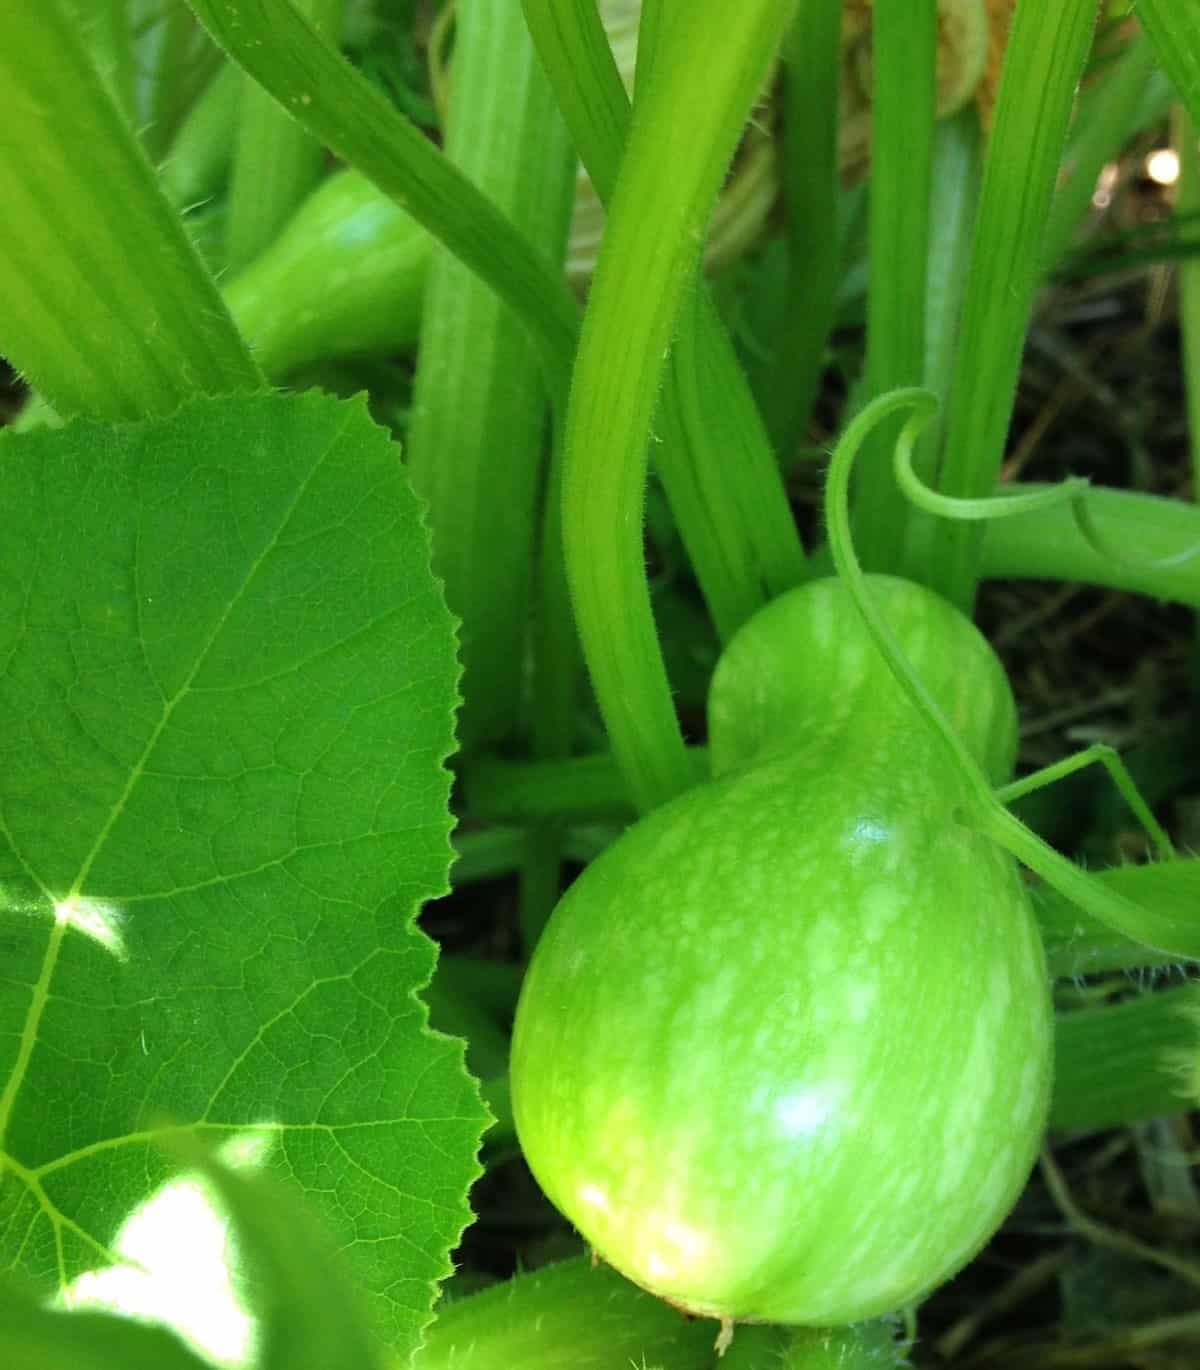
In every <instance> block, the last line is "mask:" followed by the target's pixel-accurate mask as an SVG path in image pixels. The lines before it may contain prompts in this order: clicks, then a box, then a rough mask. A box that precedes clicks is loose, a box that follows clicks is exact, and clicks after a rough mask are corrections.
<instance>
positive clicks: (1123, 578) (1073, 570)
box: [980, 486, 1200, 609]
mask: <svg viewBox="0 0 1200 1370" xmlns="http://www.w3.org/2000/svg"><path fill="white" fill-rule="evenodd" d="M1029 488H1030V487H1028V486H1006V487H1005V490H1006V491H1007V490H1014V491H1015V490H1022V489H1029ZM1035 488H1036V487H1035ZM1087 510H1088V516H1089V518H1090V519H1091V522H1092V524H1093V525H1094V527H1095V528H1096V530H1097V531H1098V534H1099V539H1098V541H1099V542H1100V543H1101V544H1102V545H1110V546H1115V547H1136V548H1137V549H1138V552H1139V558H1140V559H1139V560H1138V561H1130V560H1128V559H1126V558H1123V557H1122V558H1116V557H1112V556H1106V555H1104V554H1103V553H1102V552H1101V551H1099V550H1098V548H1097V546H1096V545H1095V541H1096V540H1092V541H1089V539H1088V538H1087V537H1085V536H1084V534H1083V532H1082V531H1081V530H1080V528H1079V526H1078V521H1077V520H1076V518H1075V515H1074V514H1073V513H1072V511H1071V509H1070V508H1068V507H1065V506H1062V507H1058V508H1050V509H1041V510H1039V511H1037V512H1034V513H1027V514H1023V515H1021V516H1020V517H1019V518H1011V519H1004V520H1002V521H1000V522H998V523H990V524H988V526H987V532H986V537H985V540H984V544H983V549H982V558H981V563H980V566H981V570H982V572H983V574H984V575H985V576H989V577H994V578H996V579H1036V580H1064V581H1075V582H1079V583H1082V584H1085V585H1103V586H1107V587H1108V588H1110V589H1114V590H1129V591H1133V592H1134V593H1137V594H1144V595H1150V596H1152V597H1153V598H1155V599H1160V600H1170V601H1173V602H1174V603H1177V604H1186V605H1189V606H1191V607H1192V608H1194V609H1200V559H1197V558H1194V557H1193V558H1190V559H1181V557H1182V556H1183V554H1185V553H1186V552H1187V551H1188V550H1189V549H1191V548H1193V547H1195V546H1196V544H1197V542H1198V541H1200V509H1197V507H1196V506H1195V505H1194V504H1189V503H1186V502H1185V501H1183V500H1178V499H1167V498H1165V497H1163V496H1158V495H1139V494H1134V493H1132V492H1131V491H1126V490H1106V489H1103V488H1100V487H1097V486H1092V487H1091V488H1090V489H1089V490H1088V493H1087Z"/></svg>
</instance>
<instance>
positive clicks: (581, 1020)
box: [511, 576, 1051, 1325]
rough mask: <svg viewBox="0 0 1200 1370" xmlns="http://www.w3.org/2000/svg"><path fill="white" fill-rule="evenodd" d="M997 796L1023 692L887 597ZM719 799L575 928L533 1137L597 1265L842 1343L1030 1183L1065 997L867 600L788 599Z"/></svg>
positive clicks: (673, 818) (737, 660) (526, 1124)
mask: <svg viewBox="0 0 1200 1370" xmlns="http://www.w3.org/2000/svg"><path fill="white" fill-rule="evenodd" d="M868 580H869V584H870V586H871V589H872V593H874V594H875V595H877V596H878V597H879V599H880V602H881V604H882V607H883V608H884V610H885V612H886V614H887V616H888V619H889V622H890V623H891V625H892V627H893V630H894V632H895V633H896V634H897V636H898V638H899V640H900V642H901V643H902V645H903V646H904V648H905V650H906V652H907V653H908V654H909V656H910V658H911V659H912V660H913V662H914V665H915V666H916V668H917V670H918V672H919V673H920V674H921V676H922V678H923V679H924V680H925V681H926V682H927V684H928V685H929V686H930V688H931V690H932V691H933V693H934V695H935V697H936V698H937V699H938V701H939V703H940V704H941V706H942V708H943V709H944V710H945V711H946V713H947V715H948V716H949V717H950V718H951V719H952V721H953V722H954V723H955V726H956V727H958V729H959V730H960V732H961V735H962V736H963V739H964V741H965V742H966V743H967V745H968V746H969V747H970V749H971V750H972V752H973V753H974V754H975V755H976V756H977V758H978V759H979V760H980V763H981V764H982V765H984V766H985V767H986V768H987V769H988V770H989V771H990V772H991V773H992V774H993V775H995V776H996V778H997V779H999V778H1001V777H1002V776H1003V775H1004V774H1006V773H1007V771H1008V769H1009V768H1010V766H1011V762H1012V754H1013V737H1014V718H1015V712H1014V708H1013V703H1012V698H1011V694H1010V692H1009V689H1008V685H1007V681H1006V680H1005V677H1004V673H1003V670H1002V669H1001V667H1000V665H999V663H998V662H997V661H996V659H995V657H994V655H993V654H992V652H991V650H990V648H989V647H988V645H987V643H986V642H985V641H984V639H983V638H982V637H981V636H980V635H979V634H978V632H977V631H976V630H975V629H974V627H973V626H972V625H971V624H970V623H968V622H967V621H966V619H964V618H963V617H962V616H961V615H959V614H958V613H957V611H955V610H953V609H951V608H950V607H949V606H947V605H946V604H945V603H943V602H942V601H941V600H939V599H938V598H937V597H936V596H934V595H932V594H931V593H929V592H928V591H925V590H923V589H920V588H919V587H917V586H914V585H912V584H909V583H907V582H903V581H897V580H891V579H888V578H885V577H877V576H873V577H869V578H868ZM709 707H710V733H711V746H712V754H713V758H714V769H715V771H716V776H715V778H714V779H713V780H712V781H711V782H709V783H706V784H703V785H700V786H698V787H697V788H695V789H693V790H690V791H688V792H687V793H685V794H683V795H681V796H679V797H678V798H677V799H675V800H674V801H673V802H671V803H669V804H667V805H665V806H664V807H662V808H661V809H659V810H657V811H655V812H653V813H651V814H650V815H648V816H647V817H645V818H643V819H641V820H640V821H639V822H637V823H636V824H634V825H633V826H632V827H631V828H630V829H628V831H627V832H626V833H624V834H623V836H622V837H621V838H620V839H619V840H618V841H617V842H616V843H614V844H613V845H612V846H611V847H610V848H609V849H608V850H607V851H605V852H604V853H603V854H602V855H601V856H600V857H599V858H598V859H597V860H596V861H595V862H594V863H593V864H592V865H591V866H590V867H589V868H588V869H587V870H586V871H585V872H584V874H583V875H582V876H581V877H580V878H579V880H578V881H577V882H576V883H575V884H574V885H573V886H572V887H571V889H570V890H569V891H568V892H567V894H566V895H565V896H564V898H563V899H562V901H561V903H560V904H559V907H558V908H557V910H556V911H555V913H554V915H553V917H552V918H551V920H550V923H549V924H548V926H547V928H546V931H545V933H544V935H543V938H542V941H541V943H540V944H539V946H538V948H537V951H536V953H535V955H534V958H533V961H532V964H531V966H530V969H529V973H528V976H527V978H526V982H525V985H524V988H523V991H522V995H521V1000H520V1003H519V1006H518V1011H517V1019H516V1026H515V1033H514V1041H513V1054H512V1077H511V1078H512V1096H513V1110H514V1115H515V1119H516V1125H517V1131H518V1135H519V1137H520V1141H521V1145H522V1147H523V1149H524V1152H525V1155H526V1158H527V1160H528V1162H529V1165H530V1167H531V1168H532V1170H533V1173H534V1175H535V1176H536V1177H537V1179H538V1181H539V1182H540V1183H541V1185H542V1187H543V1188H544V1190H545V1191H546V1193H547V1194H548V1195H549V1197H550V1198H551V1199H552V1200H553V1202H554V1203H555V1204H556V1205H557V1206H558V1208H559V1209H561V1211H562V1212H563V1213H564V1214H566V1215H567V1216H568V1217H569V1218H570V1219H571V1221H572V1222H573V1223H574V1224H575V1226H576V1227H577V1228H578V1229H579V1230H580V1232H581V1233H582V1234H583V1235H584V1236H585V1237H586V1238H587V1240H588V1241H589V1242H590V1243H591V1244H592V1246H593V1247H594V1248H595V1249H596V1251H597V1252H598V1253H599V1254H600V1255H601V1256H602V1257H603V1258H604V1259H605V1260H606V1261H608V1262H610V1263H611V1264H612V1265H613V1266H615V1267H616V1268H617V1269H618V1270H619V1271H621V1272H622V1273H623V1274H625V1275H626V1276H627V1277H628V1278H630V1279H631V1280H634V1281H635V1282H636V1283H638V1284H640V1285H642V1286H644V1287H645V1288H646V1289H649V1290H651V1291H653V1292H654V1293H657V1294H659V1295H661V1296H662V1297H664V1298H666V1299H669V1300H670V1301H672V1302H673V1303H676V1304H678V1305H679V1306H681V1307H683V1308H686V1309H688V1310H690V1311H693V1312H696V1313H701V1314H707V1315H711V1316H714V1317H721V1318H725V1319H734V1320H763V1321H772V1322H783V1323H801V1324H812V1325H832V1324H839V1323H845V1322H851V1321H856V1320H859V1319H863V1318H867V1317H871V1316H873V1315H874V1314H876V1313H880V1312H884V1311H887V1310H889V1309H893V1308H896V1307H899V1306H900V1305H903V1304H906V1303H909V1302H911V1301H913V1300H915V1299H918V1298H920V1297H921V1296H922V1295H924V1294H925V1293H927V1292H928V1291H929V1290H930V1289H932V1288H933V1287H934V1286H936V1285H937V1284H939V1283H940V1282H942V1281H943V1280H945V1279H947V1278H948V1277H949V1276H950V1275H951V1274H953V1273H954V1271H955V1270H957V1269H958V1268H959V1267H960V1266H962V1265H963V1264H964V1263H965V1262H966V1261H967V1260H968V1259H970V1257H971V1256H972V1255H973V1254H974V1253H975V1252H976V1251H977V1250H978V1249H979V1247H980V1246H981V1245H982V1244H983V1243H984V1242H985V1241H986V1240H987V1238H988V1237H989V1236H990V1235H991V1233H992V1232H993V1231H994V1230H995V1228H996V1227H997V1226H998V1225H999V1223H1000V1222H1001V1221H1002V1220H1003V1218H1004V1217H1005V1215H1006V1214H1007V1212H1008V1211H1009V1209H1010V1208H1011V1206H1012V1204H1013V1202H1014V1200H1015V1198H1016V1196H1017V1193H1018V1191H1019V1190H1020V1188H1021V1186H1022V1185H1023V1183H1024V1181H1025V1178H1026V1176H1027V1174H1028V1171H1029V1168H1030V1165H1031V1163H1032V1160H1033V1156H1034V1153H1035V1150H1036V1147H1037V1144H1038V1140H1039V1137H1040V1134H1041V1130H1042V1127H1043V1122H1044V1117H1045V1110H1046V1104H1047V1097H1048V1089H1049V1077H1050V1063H1051V1034H1050V1022H1051V1019H1050V1005H1049V992H1048V981H1047V977H1046V971H1045V964H1044V958H1043V953H1042V947H1041V942H1040V939H1039V935H1038V932H1037V928H1036V925H1035V922H1034V919H1033V916H1032V913H1031V910H1030V906H1029V902H1028V899H1027V896H1026V893H1025V889H1024V886H1023V883H1022V880H1021V877H1020V874H1019V871H1018V869H1017V867H1016V864H1015V863H1014V861H1013V859H1012V858H1011V857H1010V856H1009V855H1008V854H1007V853H1006V852H1004V851H1002V850H1000V849H999V848H997V847H996V846H995V845H994V844H993V843H991V842H990V841H989V840H987V839H986V838H984V837H981V836H979V835H978V834H976V833H975V832H973V831H971V830H970V829H968V828H967V827H965V826H963V824H962V823H961V822H960V821H959V815H960V813H961V812H962V811H963V810H964V808H965V806H966V804H967V802H968V791H967V788H966V785H965V784H964V782H963V780H962V778H961V776H960V774H959V773H958V771H957V770H956V769H955V767H954V766H953V764H952V763H951V762H950V760H949V759H948V755H947V754H946V753H945V752H944V751H943V750H942V748H941V746H940V744H939V743H938V741H937V740H936V739H935V738H934V736H933V734H932V732H931V730H930V729H929V727H928V725H927V724H926V723H925V722H924V720H923V719H922V718H921V717H920V716H919V715H918V714H917V713H916V711H915V709H914V707H913V705H912V704H911V703H910V701H909V699H908V698H907V696H906V695H905V694H904V693H903V691H902V690H901V689H900V687H899V686H898V685H897V684H896V682H895V679H894V678H893V676H892V675H891V673H890V671H889V669H888V668H887V666H886V665H885V663H884V661H883V659H882V657H881V656H880V655H879V653H878V651H877V649H876V648H875V646H874V644H873V643H872V641H871V640H870V638H869V637H868V636H867V633H866V630H865V628H864V627H863V625H862V621H861V619H860V618H859V616H858V614H857V612H856V611H855V609H854V606H853V604H852V602H851V600H850V597H849V595H848V594H847V592H846V591H845V590H844V589H843V588H842V586H841V585H840V583H838V582H837V581H833V580H829V581H821V582H817V583H813V584H810V585H807V586H804V587H802V588H801V589H799V590H796V591H794V592H792V593H791V594H789V595H786V596H784V597H783V598H781V599H780V600H778V601H776V602H775V603H774V604H772V605H770V606H768V607H767V608H766V609H765V610H764V611H762V612H761V613H760V614H759V615H757V616H756V617H755V618H754V619H752V620H751V621H750V622H749V623H748V624H747V625H746V626H745V627H744V628H743V629H742V631H741V632H740V633H739V634H738V635H737V636H736V637H735V639H734V640H733V641H732V642H731V643H730V645H729V646H728V648H727V649H726V652H725V654H724V656H723V658H722V660H721V663H720V665H719V667H718V670H717V672H716V675H715V677H714V681H713V685H712V690H711V693H710V706H709Z"/></svg>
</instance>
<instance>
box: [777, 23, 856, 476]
mask: <svg viewBox="0 0 1200 1370" xmlns="http://www.w3.org/2000/svg"><path fill="white" fill-rule="evenodd" d="M841 22H842V5H841V0H800V3H799V4H798V5H797V6H796V16H795V18H794V19H793V20H792V25H791V28H790V29H789V30H788V33H787V36H786V38H785V39H784V44H783V53H782V56H783V61H784V85H783V128H782V132H781V134H780V138H779V143H780V146H781V147H782V152H783V197H784V204H785V206H786V208H787V224H786V228H785V235H786V240H787V275H786V282H787V284H786V291H785V299H784V301H783V304H782V308H781V311H780V323H779V326H778V329H777V331H776V332H775V336H774V338H773V340H772V346H771V360H770V364H769V368H768V371H767V376H766V379H765V381H764V382H763V385H762V408H763V418H764V420H765V422H766V425H767V429H768V431H769V432H770V434H771V438H772V440H773V441H774V444H775V449H776V451H777V452H778V453H779V455H780V457H781V458H782V460H783V463H784V465H785V466H786V465H787V464H788V461H789V458H790V457H791V455H792V452H793V450H794V448H795V446H796V444H797V442H798V441H799V439H800V437H801V434H802V432H803V430H804V426H805V424H806V423H807V421H808V416H809V411H810V410H811V409H812V405H813V400H814V399H815V398H816V393H817V383H818V381H819V379H820V375H821V365H822V361H823V359H824V355H825V340H826V338H827V337H828V336H829V330H830V328H831V327H832V325H833V318H834V309H835V306H836V303H837V284H838V276H839V257H840V240H839V236H838V222H837V220H838V152H837V131H838V73H839V72H840V70H841Z"/></svg>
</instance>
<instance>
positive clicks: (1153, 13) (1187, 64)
mask: <svg viewBox="0 0 1200 1370" xmlns="http://www.w3.org/2000/svg"><path fill="white" fill-rule="evenodd" d="M1134 12H1135V13H1136V14H1137V17H1138V20H1139V22H1140V23H1141V25H1142V28H1143V29H1144V30H1145V33H1146V37H1147V38H1148V39H1149V40H1150V45H1151V46H1152V47H1153V49H1154V55H1155V57H1156V58H1157V59H1158V62H1159V65H1160V66H1161V67H1162V68H1163V70H1164V71H1165V72H1166V73H1167V75H1168V76H1169V77H1170V78H1171V82H1172V84H1173V85H1174V87H1175V93H1176V94H1177V95H1178V96H1179V98H1180V99H1181V100H1182V101H1183V103H1184V105H1185V106H1186V108H1187V111H1188V113H1189V114H1190V115H1191V117H1192V122H1193V123H1195V124H1200V9H1198V8H1197V7H1196V6H1195V5H1190V4H1181V3H1180V0H1135V3H1134Z"/></svg>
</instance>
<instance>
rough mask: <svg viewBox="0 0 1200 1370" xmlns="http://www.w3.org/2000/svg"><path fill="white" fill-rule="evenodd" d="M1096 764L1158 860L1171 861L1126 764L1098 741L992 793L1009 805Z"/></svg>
mask: <svg viewBox="0 0 1200 1370" xmlns="http://www.w3.org/2000/svg"><path fill="white" fill-rule="evenodd" d="M1095 764H1099V765H1101V766H1103V767H1104V769H1105V770H1106V771H1107V772H1108V774H1109V776H1110V777H1111V779H1112V782H1113V784H1114V785H1115V786H1116V787H1117V789H1118V790H1119V791H1120V792H1121V797H1122V798H1123V799H1124V800H1125V802H1126V804H1128V805H1129V808H1130V810H1131V812H1132V813H1133V814H1134V816H1135V817H1136V818H1137V820H1138V822H1139V823H1140V824H1141V825H1142V827H1143V828H1144V829H1145V830H1146V832H1147V833H1148V834H1149V836H1150V840H1151V841H1152V842H1153V843H1154V845H1155V847H1156V848H1157V849H1158V856H1159V859H1160V860H1162V861H1171V860H1173V859H1174V857H1175V849H1174V847H1173V846H1172V845H1171V839H1170V838H1169V837H1168V836H1167V834H1166V832H1165V831H1164V830H1163V827H1162V824H1160V823H1159V821H1158V819H1157V818H1155V817H1154V815H1153V814H1152V813H1151V812H1150V809H1149V806H1148V805H1147V804H1146V801H1145V800H1144V799H1143V798H1142V796H1141V794H1140V793H1139V791H1138V788H1137V786H1136V785H1135V784H1134V780H1133V777H1132V776H1131V775H1130V774H1129V770H1128V768H1127V767H1126V765H1125V763H1124V762H1123V761H1122V760H1121V758H1120V757H1119V756H1118V755H1117V753H1116V752H1115V751H1114V750H1113V749H1112V748H1111V747H1108V746H1105V744H1104V743H1102V742H1097V743H1096V744H1095V745H1094V746H1091V747H1087V748H1086V749H1085V750H1084V751H1082V752H1076V753H1075V755H1074V756H1068V757H1066V758H1065V759H1064V760H1062V761H1058V762H1055V763H1054V764H1053V765H1051V766H1043V767H1042V768H1041V770H1038V771H1034V772H1033V774H1032V775H1026V776H1022V777H1021V779H1020V780H1014V781H1013V782H1012V783H1011V784H1009V785H1003V786H1001V787H1000V789H998V790H996V792H995V795H996V798H997V800H999V802H1000V803H1001V804H1011V803H1012V802H1013V801H1014V800H1016V799H1019V798H1020V797H1021V796H1022V795H1023V794H1031V793H1033V791H1034V790H1039V789H1042V788H1043V787H1044V786H1046V785H1052V784H1053V783H1054V782H1055V781H1056V780H1063V779H1065V778H1066V777H1067V776H1068V775H1074V774H1075V772H1076V771H1081V770H1082V769H1083V768H1084V767H1085V766H1091V765H1095Z"/></svg>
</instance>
